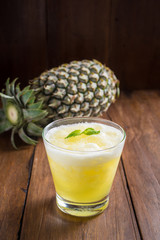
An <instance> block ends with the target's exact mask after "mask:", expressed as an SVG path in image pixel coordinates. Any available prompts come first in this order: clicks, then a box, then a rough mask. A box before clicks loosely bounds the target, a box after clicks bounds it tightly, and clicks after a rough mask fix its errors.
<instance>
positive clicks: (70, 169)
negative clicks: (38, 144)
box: [46, 123, 123, 203]
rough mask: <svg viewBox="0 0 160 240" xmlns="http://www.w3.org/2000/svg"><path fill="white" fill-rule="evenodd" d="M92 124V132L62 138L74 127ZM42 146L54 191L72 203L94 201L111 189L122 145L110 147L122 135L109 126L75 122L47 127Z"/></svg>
mask: <svg viewBox="0 0 160 240" xmlns="http://www.w3.org/2000/svg"><path fill="white" fill-rule="evenodd" d="M89 127H92V128H94V129H96V130H97V131H100V133H99V134H96V135H84V134H82V135H80V136H74V137H70V138H68V139H66V138H65V137H66V136H67V135H68V134H69V133H71V132H72V131H74V130H77V129H80V130H81V131H83V130H84V129H86V128H89ZM46 138H47V139H48V141H49V142H50V143H51V144H52V147H50V146H46V150H47V155H48V160H49V165H50V169H51V172H52V176H53V180H54V184H55V188H56V192H57V193H58V195H59V196H60V197H62V198H64V199H66V200H68V201H71V202H76V203H90V202H97V201H100V200H101V199H103V198H105V197H106V196H107V195H108V194H109V192H110V189H111V186H112V182H113V179H114V176H115V173H116V170H117V166H118V162H119V158H120V154H121V151H122V146H121V147H120V148H117V149H116V150H115V149H112V148H113V147H114V146H115V145H116V144H117V143H118V142H120V141H121V139H122V138H123V136H122V133H121V132H120V131H119V130H118V129H115V128H113V127H110V126H105V125H103V124H99V123H77V124H72V125H65V126H60V127H57V128H54V129H51V130H50V131H49V132H48V135H47V137H46Z"/></svg>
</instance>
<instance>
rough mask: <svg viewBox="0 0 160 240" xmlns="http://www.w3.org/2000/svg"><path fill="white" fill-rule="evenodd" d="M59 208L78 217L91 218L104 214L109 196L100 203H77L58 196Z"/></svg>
mask: <svg viewBox="0 0 160 240" xmlns="http://www.w3.org/2000/svg"><path fill="white" fill-rule="evenodd" d="M56 202H57V206H58V208H59V209H60V210H61V211H62V212H64V213H68V214H70V215H73V216H78V217H90V216H94V215H97V214H100V213H101V212H103V211H104V210H105V209H106V208H107V207H108V204H109V196H107V197H105V198H103V199H102V200H100V201H98V202H93V203H76V202H71V201H68V200H65V199H63V198H62V197H60V196H59V195H58V194H56Z"/></svg>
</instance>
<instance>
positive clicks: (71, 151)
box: [42, 117, 126, 154]
mask: <svg viewBox="0 0 160 240" xmlns="http://www.w3.org/2000/svg"><path fill="white" fill-rule="evenodd" d="M91 119H92V120H93V123H94V120H95V121H102V122H105V123H106V124H107V123H110V124H113V125H114V126H116V127H118V128H119V130H121V132H122V133H123V137H122V139H121V140H120V141H119V142H118V143H117V144H116V145H114V146H112V147H108V148H104V149H100V150H87V151H78V150H70V149H66V148H62V147H59V146H56V145H54V144H52V143H51V142H49V141H48V140H47V139H46V137H45V135H44V131H45V130H46V129H47V128H48V127H49V126H51V125H52V124H54V123H55V124H56V123H61V122H64V121H69V120H86V122H87V120H91ZM77 123H78V122H77ZM99 123H100V122H99ZM68 124H69V123H68ZM66 125H67V124H66ZM114 126H111V127H114ZM42 138H43V140H44V141H46V142H47V144H49V145H50V146H51V147H54V148H55V149H57V150H61V151H66V152H70V153H83V154H84V153H99V152H104V151H110V150H113V149H115V148H117V147H118V146H119V145H120V144H121V143H122V142H123V141H125V139H126V132H125V131H124V129H123V128H122V127H121V126H120V125H119V124H117V123H115V122H113V121H111V120H107V119H104V118H98V117H68V118H63V119H62V118H61V119H57V120H55V121H53V122H51V123H49V124H47V125H46V126H45V127H44V128H43V131H42Z"/></svg>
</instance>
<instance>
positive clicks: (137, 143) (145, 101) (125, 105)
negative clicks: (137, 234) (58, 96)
mask: <svg viewBox="0 0 160 240" xmlns="http://www.w3.org/2000/svg"><path fill="white" fill-rule="evenodd" d="M153 103H154V104H155V105H154V104H153ZM156 104H157V105H156ZM153 105H154V106H153ZM158 106H160V96H159V94H158V93H153V92H152V93H151V92H146V93H145V92H134V93H133V94H131V95H129V96H126V95H125V94H123V95H122V96H121V98H120V99H119V100H118V101H117V102H116V103H115V104H114V105H112V107H111V108H110V109H109V115H110V117H111V118H112V120H114V121H115V122H117V123H119V124H120V125H122V127H124V129H125V130H126V132H127V141H126V146H125V149H124V151H123V154H122V159H123V164H124V168H125V172H126V176H127V181H128V187H129V191H130V194H131V197H132V201H133V205H134V208H135V213H136V216H137V220H138V224H139V227H140V231H141V235H142V237H143V239H152V240H154V239H156V240H159V239H160V228H159V226H160V208H159V206H160V200H159V196H160V174H159V173H160V161H159V156H160V148H159V142H160V131H159V129H160V121H159V120H160V118H159V116H160V110H159V109H160V108H159V107H158Z"/></svg>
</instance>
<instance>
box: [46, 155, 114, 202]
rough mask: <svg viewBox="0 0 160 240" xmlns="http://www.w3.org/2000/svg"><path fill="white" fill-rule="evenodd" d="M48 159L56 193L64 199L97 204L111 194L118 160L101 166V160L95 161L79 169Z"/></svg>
mask: <svg viewBox="0 0 160 240" xmlns="http://www.w3.org/2000/svg"><path fill="white" fill-rule="evenodd" d="M48 159H49V164H50V168H51V172H52V176H53V180H54V184H55V188H56V192H57V193H58V194H59V195H60V196H61V197H63V198H64V199H67V200H69V201H73V202H81V203H87V202H96V201H99V200H101V199H103V198H104V197H105V196H107V195H108V194H109V192H110V189H111V186H112V182H113V179H114V176H115V173H116V169H117V165H118V161H119V159H118V158H117V159H112V160H110V161H108V162H106V163H101V164H99V163H98V160H99V159H97V161H96V160H95V159H94V160H93V162H92V161H91V162H90V164H88V166H85V165H84V166H79V167H77V166H64V165H61V164H59V163H57V162H56V161H54V158H50V157H48Z"/></svg>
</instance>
